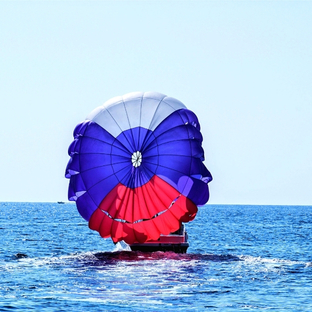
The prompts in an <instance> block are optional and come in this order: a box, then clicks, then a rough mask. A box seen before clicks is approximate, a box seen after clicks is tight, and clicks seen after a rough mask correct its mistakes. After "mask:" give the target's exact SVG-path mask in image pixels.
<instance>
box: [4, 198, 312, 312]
mask: <svg viewBox="0 0 312 312" xmlns="http://www.w3.org/2000/svg"><path fill="white" fill-rule="evenodd" d="M186 229H187V232H188V237H189V243H190V247H189V249H188V251H187V253H186V254H175V253H173V252H152V253H151V252H150V253H143V252H131V251H129V250H128V248H127V246H125V245H123V244H117V245H114V244H113V242H112V241H111V240H110V239H102V238H101V237H100V236H99V234H98V233H97V232H94V231H92V230H90V229H89V228H88V224H87V222H86V221H85V220H84V219H82V218H81V217H80V215H79V214H78V212H77V209H76V206H75V204H73V203H26V202H25V203H22V202H19V203H13V202H1V203H0V233H1V236H0V237H1V241H0V311H96V312H98V311H204V310H205V311H291V312H293V311H312V206H270V205H266V206H260V205H259V206H248V205H206V206H203V207H200V208H199V212H198V215H197V217H196V218H195V219H194V220H193V221H192V222H190V223H188V224H186Z"/></svg>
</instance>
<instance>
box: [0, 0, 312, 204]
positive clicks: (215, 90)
mask: <svg viewBox="0 0 312 312" xmlns="http://www.w3.org/2000/svg"><path fill="white" fill-rule="evenodd" d="M311 16H312V2H306V1H302V2H300V1H271V2H270V1H207V0H205V1H168V0H166V1H7V2H5V1H1V2H0V101H1V108H2V115H1V116H2V117H1V119H2V125H1V136H0V145H1V153H0V172H1V179H0V183H1V187H0V201H60V200H63V201H66V200H67V185H68V180H67V179H65V178H64V172H65V167H66V164H67V161H68V159H69V157H68V155H67V148H68V145H69V144H70V143H71V141H72V131H73V129H74V127H75V125H76V124H77V123H79V122H80V121H82V120H83V119H84V118H85V117H86V116H87V115H88V114H89V112H90V111H91V110H93V109H94V108H95V107H97V106H99V105H101V104H102V103H103V102H105V101H106V100H108V99H110V98H112V97H114V96H117V95H123V94H125V93H128V92H132V91H157V92H161V93H164V94H166V95H169V96H172V97H175V98H177V99H179V100H180V101H182V102H183V103H184V104H185V105H186V106H187V107H188V108H190V109H191V110H193V111H194V112H195V113H196V114H197V115H198V117H199V120H200V122H201V126H202V132H203V136H204V149H205V155H206V162H205V163H206V166H207V167H208V168H209V170H210V171H211V173H212V175H213V177H214V180H213V182H212V183H211V184H210V190H211V199H210V203H214V204H223V203H225V204H231V203H233V204H290V205H295V204H302V205H311V204H312V18H311Z"/></svg>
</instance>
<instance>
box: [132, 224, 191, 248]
mask: <svg viewBox="0 0 312 312" xmlns="http://www.w3.org/2000/svg"><path fill="white" fill-rule="evenodd" d="M129 246H130V248H131V250H132V251H143V252H153V251H173V252H175V253H186V251H187V248H188V247H189V243H188V242H187V233H186V231H185V229H184V225H182V226H181V228H180V229H179V230H178V231H177V232H174V233H171V234H169V235H161V236H160V237H159V238H158V239H157V240H152V241H148V242H145V243H143V244H139V243H136V244H131V245H129Z"/></svg>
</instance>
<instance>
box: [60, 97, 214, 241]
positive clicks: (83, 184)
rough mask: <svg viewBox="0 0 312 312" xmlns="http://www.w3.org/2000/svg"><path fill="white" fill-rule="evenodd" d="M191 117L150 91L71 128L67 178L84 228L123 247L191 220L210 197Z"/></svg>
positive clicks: (109, 104) (115, 102)
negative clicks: (85, 226) (72, 138)
mask: <svg viewBox="0 0 312 312" xmlns="http://www.w3.org/2000/svg"><path fill="white" fill-rule="evenodd" d="M202 140H203V138H202V135H201V132H200V125H199V122H198V119H197V117H196V115H195V114H194V113H193V112H192V111H190V110H188V109H187V108H186V107H185V105H184V104H182V103H181V102H180V101H178V100H176V99H174V98H171V97H167V96H165V95H163V94H160V93H156V92H145V93H143V92H135V93H129V94H126V95H124V96H119V97H115V98H113V99H111V100H109V101H107V102H106V103H104V104H103V105H102V106H100V107H98V108H96V109H95V110H93V111H92V112H91V113H90V114H89V116H87V118H86V120H85V121H83V122H81V123H80V124H78V125H77V126H76V128H75V130H74V141H73V142H72V143H71V145H70V146H69V150H68V153H69V156H70V160H69V162H68V165H67V168H66V174H65V176H66V178H68V179H69V180H70V182H69V190H68V198H69V200H71V201H75V202H76V205H77V208H78V211H79V213H80V214H81V216H82V217H83V218H84V219H86V220H87V221H88V222H89V227H90V228H91V229H92V230H96V231H98V232H99V233H100V235H101V236H102V237H111V238H112V240H113V241H114V242H118V241H121V240H124V241H125V242H127V243H128V244H132V243H143V242H146V241H148V240H154V239H158V238H159V236H160V235H161V234H165V235H167V234H169V233H171V232H174V231H176V230H178V229H179V227H180V226H181V223H182V222H188V221H191V220H193V219H194V217H195V215H196V213H197V206H199V205H204V204H205V203H206V202H207V201H208V198H209V190H208V183H209V182H210V181H211V180H212V176H211V174H210V172H209V171H208V170H207V168H206V167H205V165H204V164H203V161H204V151H203V148H202Z"/></svg>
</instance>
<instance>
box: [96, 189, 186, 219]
mask: <svg viewBox="0 0 312 312" xmlns="http://www.w3.org/2000/svg"><path fill="white" fill-rule="evenodd" d="M180 197H181V194H180V195H179V196H178V197H176V198H175V199H174V200H173V201H172V202H171V203H170V205H169V207H168V208H165V209H164V210H162V211H160V212H157V213H156V214H155V215H153V216H152V217H150V218H149V219H138V220H135V221H132V222H130V221H128V220H125V219H121V218H114V217H113V216H111V215H110V213H109V212H108V211H106V210H103V209H101V208H99V209H100V210H101V211H102V212H103V213H104V214H106V215H107V216H108V217H109V218H110V219H112V220H114V221H117V222H121V223H127V224H136V223H140V222H144V221H150V220H152V219H155V218H157V217H158V216H160V215H162V214H163V213H165V212H166V211H169V210H170V208H171V207H172V206H173V205H174V204H175V203H176V202H177V200H178V199H179V198H180Z"/></svg>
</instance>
